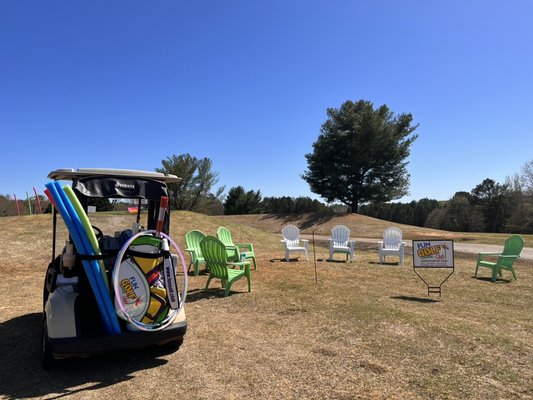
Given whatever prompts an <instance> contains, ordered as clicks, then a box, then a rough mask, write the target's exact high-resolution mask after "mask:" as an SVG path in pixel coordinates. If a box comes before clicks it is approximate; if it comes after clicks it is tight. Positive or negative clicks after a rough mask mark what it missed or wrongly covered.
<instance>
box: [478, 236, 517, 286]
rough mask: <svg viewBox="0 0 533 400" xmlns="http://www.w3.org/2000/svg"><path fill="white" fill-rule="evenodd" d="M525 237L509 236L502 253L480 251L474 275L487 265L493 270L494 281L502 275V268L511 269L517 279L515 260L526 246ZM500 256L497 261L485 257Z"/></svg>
mask: <svg viewBox="0 0 533 400" xmlns="http://www.w3.org/2000/svg"><path fill="white" fill-rule="evenodd" d="M524 243H525V242H524V239H523V238H522V236H520V235H513V236H509V237H508V238H507V240H506V241H505V244H504V245H503V251H502V252H501V253H479V255H478V259H477V264H476V272H475V274H474V277H477V270H478V268H479V267H486V268H490V269H491V270H492V281H493V282H494V281H496V278H497V276H498V275H500V277H501V276H502V269H505V270H507V271H511V273H512V274H513V277H514V278H515V279H516V273H515V270H514V268H513V264H514V261H515V260H516V259H517V258H518V257H520V252H521V251H522V249H523V248H524ZM487 256H494V257H498V258H497V260H496V262H490V261H486V260H485V257H487Z"/></svg>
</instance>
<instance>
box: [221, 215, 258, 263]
mask: <svg viewBox="0 0 533 400" xmlns="http://www.w3.org/2000/svg"><path fill="white" fill-rule="evenodd" d="M217 237H218V239H219V240H220V241H221V242H222V243H224V245H225V246H226V251H227V252H228V257H229V258H230V259H231V260H235V261H241V257H242V254H244V257H245V259H246V260H250V259H251V260H253V262H254V269H257V264H256V263H255V252H254V245H253V244H252V243H233V239H232V238H231V232H230V231H229V229H228V228H226V227H223V226H221V227H220V228H218V229H217Z"/></svg>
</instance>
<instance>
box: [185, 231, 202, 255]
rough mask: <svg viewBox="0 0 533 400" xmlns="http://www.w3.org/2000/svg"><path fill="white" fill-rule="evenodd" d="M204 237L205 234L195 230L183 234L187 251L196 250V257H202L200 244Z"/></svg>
mask: <svg viewBox="0 0 533 400" xmlns="http://www.w3.org/2000/svg"><path fill="white" fill-rule="evenodd" d="M205 237H206V235H205V233H203V232H202V231H199V230H197V229H193V230H191V231H189V232H187V233H186V234H185V244H186V245H187V248H188V249H191V250H196V251H197V253H196V254H197V255H198V257H201V256H202V250H201V248H200V242H201V241H202V240H203V239H204V238H205Z"/></svg>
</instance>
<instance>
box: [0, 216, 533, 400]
mask: <svg viewBox="0 0 533 400" xmlns="http://www.w3.org/2000/svg"><path fill="white" fill-rule="evenodd" d="M172 218H173V223H172V226H171V234H172V236H173V237H175V238H176V239H178V242H179V244H180V245H183V235H184V233H185V232H186V231H188V230H189V229H192V228H200V229H202V230H203V231H204V232H206V233H209V234H213V233H214V232H215V231H216V229H217V228H218V226H219V225H221V224H224V225H226V226H227V227H228V228H229V229H231V230H232V232H233V235H234V239H235V240H236V241H240V240H246V239H249V240H250V241H252V242H253V243H254V246H255V248H256V253H257V254H258V265H259V269H258V270H257V271H253V272H252V293H247V292H246V283H245V282H244V281H242V280H241V281H239V282H237V283H235V284H234V286H233V293H232V294H231V295H230V296H229V297H227V298H224V297H222V294H223V292H222V291H221V290H220V288H219V287H218V286H217V284H214V285H213V289H210V290H208V291H205V290H203V287H204V285H205V282H206V280H207V275H205V274H204V275H200V276H198V277H194V276H191V277H190V281H189V285H190V286H189V289H190V292H189V295H188V299H187V304H186V310H187V319H188V324H189V331H188V333H187V335H186V338H185V342H184V344H183V346H182V347H181V349H180V350H179V351H177V352H175V353H171V354H162V353H161V352H160V351H157V350H153V349H147V350H143V351H138V352H137V351H131V352H127V353H120V354H106V355H101V356H97V357H92V358H90V359H86V360H74V361H71V362H67V363H66V364H65V366H64V367H63V368H61V369H58V370H54V371H43V370H41V368H40V364H39V348H40V343H39V340H40V318H41V314H40V312H41V292H42V283H43V278H44V271H45V268H46V265H47V264H48V262H49V259H50V249H49V247H50V232H51V229H50V228H51V223H50V220H51V218H50V217H49V216H31V217H24V218H20V219H19V218H1V219H0V227H1V229H2V231H3V232H4V241H3V243H4V247H3V248H2V257H0V274H1V277H2V279H1V280H0V290H1V293H3V295H2V300H3V301H2V304H1V305H0V308H1V310H2V314H1V316H0V341H1V342H0V360H1V361H2V362H1V365H2V368H0V397H3V398H9V399H14V398H61V397H66V398H80V399H87V398H89V399H91V398H94V399H97V398H98V399H100V398H112V399H127V398H128V399H129V398H148V397H150V396H152V397H153V396H162V397H164V398H174V397H177V398H182V399H183V398H185V399H212V398H224V399H241V398H253V399H256V398H258V399H272V398H275V399H315V398H316V399H319V398H320V399H467V398H468V399H530V398H533V385H532V383H531V382H533V365H532V363H531V360H532V359H533V317H532V313H531V308H532V305H533V290H532V289H533V262H531V261H524V260H520V261H519V262H518V263H517V271H518V274H519V279H518V280H517V281H506V280H503V281H499V282H498V283H491V282H490V280H488V279H474V278H472V272H473V266H474V262H475V260H474V256H473V255H466V254H457V255H456V271H455V273H454V274H453V275H452V277H451V278H450V279H449V281H448V282H447V283H445V284H444V286H443V296H442V297H441V298H440V299H439V298H438V297H435V296H433V297H428V296H427V292H426V288H425V286H424V284H423V283H422V282H421V281H420V280H419V279H418V278H417V277H416V276H415V275H414V273H413V270H412V264H411V260H409V258H407V262H406V265H405V266H403V267H401V266H398V265H395V264H388V265H379V264H377V263H376V261H377V258H378V257H377V254H376V253H375V251H373V250H372V249H366V250H365V249H361V248H359V247H358V248H357V250H356V261H355V262H354V263H353V264H345V263H343V262H333V263H330V262H326V261H323V259H324V258H325V257H326V249H325V248H322V247H319V248H317V259H318V261H317V271H318V284H316V283H315V274H314V263H313V261H309V262H306V261H303V260H300V261H295V262H289V263H287V262H284V261H281V260H280V257H281V256H282V249H281V245H280V243H279V237H278V236H276V235H273V234H272V233H270V232H271V230H269V229H255V228H253V227H251V226H253V225H252V224H251V222H249V223H246V224H244V223H241V224H237V223H235V222H234V221H235V220H231V219H230V218H228V217H223V218H219V217H206V216H202V215H198V214H194V213H187V212H179V213H178V212H176V213H173V215H172ZM125 219H127V217H121V216H116V217H114V220H113V222H112V224H106V223H104V217H103V216H101V215H97V216H91V220H92V221H93V223H94V224H95V225H98V226H100V227H101V228H103V229H104V231H105V232H106V233H110V232H112V231H114V230H116V229H120V228H124V227H125V225H124V220H125ZM121 224H122V225H121ZM60 225H61V222H60ZM128 225H129V224H128ZM347 225H348V224H347ZM257 226H258V227H261V228H264V227H263V226H261V222H258V224H257ZM313 229H314V228H313ZM361 229H363V230H365V229H364V228H361ZM372 229H376V230H377V229H378V228H377V227H376V228H373V227H368V228H366V230H367V231H368V232H369V231H371V230H372ZM381 229H382V228H379V230H381ZM417 229H418V228H417ZM324 231H326V229H324ZM439 235H440V233H439ZM440 236H441V235H440ZM367 237H372V236H367ZM375 237H379V235H378V236H375ZM311 259H312V254H311ZM484 276H487V277H488V272H485V275H484ZM505 277H506V278H507V276H505Z"/></svg>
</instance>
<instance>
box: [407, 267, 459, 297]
mask: <svg viewBox="0 0 533 400" xmlns="http://www.w3.org/2000/svg"><path fill="white" fill-rule="evenodd" d="M442 268H443V267H424V268H421V269H424V270H427V269H442ZM417 269H418V268H417V267H413V271H415V274H417V275H418V277H419V278H420V279H421V280H422V282H424V283H425V284H426V286H427V288H428V296H430V295H431V293H438V294H439V297H441V294H442V285H443V284H444V282H446V281H447V280H448V278H449V277H450V276H452V274H453V272H454V271H455V268H454V267H451V268H450V267H447V268H446V269H451V270H452V272H450V273H449V274H448V276H446V278H445V279H444V280H443V281H442V282H441V283H440V284H439V286H431V285H430V284H429V283H427V282H426V280H425V279H424V278H423V277H422V275H420V274H419V273H418V272H417V271H416V270H417Z"/></svg>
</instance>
